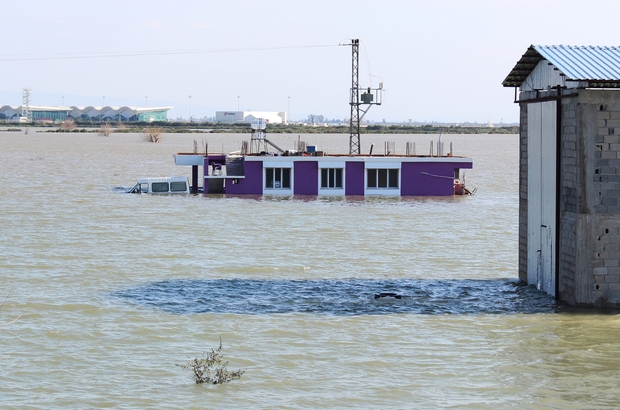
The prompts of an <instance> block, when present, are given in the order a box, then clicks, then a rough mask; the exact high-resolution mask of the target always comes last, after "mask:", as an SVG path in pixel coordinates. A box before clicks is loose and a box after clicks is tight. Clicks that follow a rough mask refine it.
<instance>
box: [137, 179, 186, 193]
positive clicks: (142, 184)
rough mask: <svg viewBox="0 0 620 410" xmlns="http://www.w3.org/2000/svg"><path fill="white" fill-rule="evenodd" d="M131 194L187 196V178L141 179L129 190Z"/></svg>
mask: <svg viewBox="0 0 620 410" xmlns="http://www.w3.org/2000/svg"><path fill="white" fill-rule="evenodd" d="M129 193H132V194H189V179H188V178H187V177H165V178H142V179H141V180H139V181H138V182H137V183H136V185H134V186H133V188H131V189H130V190H129Z"/></svg>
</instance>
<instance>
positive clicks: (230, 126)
mask: <svg viewBox="0 0 620 410" xmlns="http://www.w3.org/2000/svg"><path fill="white" fill-rule="evenodd" d="M109 124H110V126H111V127H114V129H115V130H114V132H115V133H136V132H138V133H141V132H143V130H144V128H145V127H157V128H159V129H161V132H162V133H167V134H171V133H191V132H199V133H250V132H251V128H250V124H249V123H244V122H236V123H221V122H196V123H188V122H168V121H155V122H122V123H114V122H110V123H109ZM93 125H94V124H92V123H91V122H90V121H87V122H82V121H75V122H74V123H72V124H70V125H67V124H61V125H60V126H59V125H58V124H37V123H35V124H31V125H30V126H40V127H46V128H50V130H49V131H50V132H89V129H92V128H93ZM93 131H96V130H93ZM266 132H267V133H272V134H348V133H349V127H348V126H347V125H308V124H269V125H268V126H267V129H266ZM360 132H361V133H362V134H440V133H443V134H518V133H519V126H506V127H467V126H456V125H452V126H445V127H444V126H436V125H430V124H427V125H422V126H418V125H410V124H397V125H394V124H392V125H388V124H373V125H367V126H363V127H362V128H361V129H360Z"/></svg>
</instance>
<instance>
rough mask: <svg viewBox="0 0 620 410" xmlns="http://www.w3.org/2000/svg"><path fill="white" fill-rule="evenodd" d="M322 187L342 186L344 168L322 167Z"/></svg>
mask: <svg viewBox="0 0 620 410" xmlns="http://www.w3.org/2000/svg"><path fill="white" fill-rule="evenodd" d="M321 188H342V168H322V169H321Z"/></svg>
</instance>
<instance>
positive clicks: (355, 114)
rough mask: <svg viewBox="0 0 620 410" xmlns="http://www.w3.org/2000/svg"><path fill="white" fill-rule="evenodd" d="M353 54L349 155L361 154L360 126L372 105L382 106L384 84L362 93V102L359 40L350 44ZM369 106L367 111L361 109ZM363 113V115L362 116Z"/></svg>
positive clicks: (353, 40) (354, 40) (352, 40)
mask: <svg viewBox="0 0 620 410" xmlns="http://www.w3.org/2000/svg"><path fill="white" fill-rule="evenodd" d="M344 45H350V46H351V52H352V58H351V61H352V70H351V71H352V72H351V96H350V100H349V105H351V118H350V120H349V121H350V122H349V134H350V135H349V155H355V154H357V155H359V154H360V124H361V122H362V120H363V119H364V115H366V113H367V112H368V110H369V109H370V106H371V105H381V103H382V102H383V82H380V83H379V88H370V87H368V88H366V89H365V90H363V91H362V95H361V100H360V86H359V48H360V41H359V39H351V43H350V44H344ZM362 105H367V106H368V107H366V109H365V110H364V109H362V108H360V107H361V106H362ZM360 113H361V115H360Z"/></svg>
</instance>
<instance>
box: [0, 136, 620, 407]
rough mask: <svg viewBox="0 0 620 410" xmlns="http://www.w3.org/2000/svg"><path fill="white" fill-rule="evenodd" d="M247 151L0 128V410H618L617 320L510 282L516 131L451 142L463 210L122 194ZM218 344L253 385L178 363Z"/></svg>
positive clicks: (456, 200)
mask: <svg viewBox="0 0 620 410" xmlns="http://www.w3.org/2000/svg"><path fill="white" fill-rule="evenodd" d="M247 138H248V136H247V135H241V134H170V135H164V138H163V141H162V142H160V143H157V144H155V143H148V142H145V141H144V138H143V137H142V136H141V135H139V134H113V135H111V136H109V137H103V136H98V135H97V134H93V133H89V134H85V133H71V134H57V133H53V134H52V133H43V132H36V129H34V128H31V129H30V130H29V132H28V133H27V134H25V133H23V132H21V133H19V132H0V171H1V173H0V175H1V177H0V226H1V227H2V228H1V230H0V298H1V300H0V303H2V302H5V303H4V305H3V306H2V308H0V324H1V325H3V326H0V364H1V370H0V406H1V407H2V408H10V409H28V408H33V409H34V408H37V409H38V408H45V409H54V408H75V409H84V408H127V409H130V408H131V409H133V408H176V409H191V408H194V409H199V408H284V409H298V408H402V409H405V408H423V409H436V408H471V409H497V408H530V409H543V408H544V409H600V408H617V407H618V406H620V399H619V398H618V396H619V391H618V383H619V382H618V380H620V317H619V316H618V315H617V314H616V313H614V312H611V313H610V312H606V313H601V312H595V311H578V310H575V309H570V308H567V307H564V306H558V305H556V303H555V301H554V300H553V299H552V298H551V297H549V296H547V295H545V294H543V293H541V292H539V291H537V290H536V289H535V288H532V287H529V286H524V285H523V284H520V283H518V281H517V280H516V278H517V276H518V272H517V228H518V213H517V212H518V186H517V184H518V179H517V176H518V170H517V167H518V139H517V136H516V135H444V136H442V140H443V141H444V143H445V146H446V151H447V150H448V148H447V147H448V144H449V142H450V141H452V142H453V143H454V154H455V155H464V156H468V157H472V158H473V159H474V169H473V170H469V171H467V172H466V182H467V186H468V188H470V189H473V188H477V193H476V195H474V196H463V197H449V198H401V199H399V198H308V197H294V198H278V197H251V198H244V197H235V198H225V197H223V196H215V197H205V196H203V195H189V196H149V195H132V194H126V193H123V190H122V189H121V188H122V187H130V186H132V185H133V184H134V183H135V182H136V181H137V180H138V179H140V178H142V177H151V176H172V175H188V176H189V175H190V174H191V171H190V169H189V168H186V167H175V166H174V164H173V159H172V154H173V153H175V152H191V151H192V150H193V146H194V140H197V144H198V146H199V149H202V147H203V144H205V143H208V147H209V152H215V151H221V150H224V151H225V152H229V151H234V150H237V149H239V146H240V142H241V140H242V139H247ZM271 138H272V139H273V140H274V142H275V143H276V144H278V145H280V146H282V147H284V148H293V147H294V146H295V144H296V142H297V140H298V138H301V139H302V140H304V141H306V142H307V143H308V144H312V145H317V146H318V147H319V149H323V150H326V151H329V152H332V153H337V152H340V153H342V152H347V147H348V136H347V135H302V136H300V137H299V136H297V135H272V136H271ZM436 138H437V136H431V135H362V151H367V150H368V149H369V146H370V143H375V151H374V152H375V153H377V147H383V143H384V141H386V140H388V141H394V142H395V143H396V150H397V153H398V152H401V153H402V152H404V150H405V142H415V143H416V150H417V151H418V153H426V151H428V150H429V145H430V141H431V140H432V139H436ZM382 293H389V294H393V295H397V296H398V297H390V296H388V297H377V298H375V295H377V296H380V295H381V294H382ZM5 298H6V301H5ZM16 318H18V319H17V320H14V319H16ZM220 337H221V339H222V343H223V350H222V353H223V354H224V357H225V359H227V360H229V365H228V367H229V369H230V370H236V369H243V370H245V373H244V374H243V376H242V377H241V379H239V380H234V381H233V382H231V383H229V384H224V385H197V384H195V383H194V381H193V378H192V375H191V373H190V371H189V370H187V369H184V368H181V367H179V366H177V365H179V364H185V363H186V362H187V361H188V358H194V357H197V356H200V355H202V354H203V353H204V352H207V351H210V350H211V349H212V348H216V347H217V346H218V344H219V338H220Z"/></svg>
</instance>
